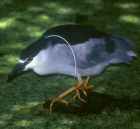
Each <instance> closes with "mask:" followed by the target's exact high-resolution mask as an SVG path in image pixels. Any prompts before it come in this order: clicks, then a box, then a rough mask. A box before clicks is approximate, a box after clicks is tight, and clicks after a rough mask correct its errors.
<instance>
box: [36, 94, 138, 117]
mask: <svg viewBox="0 0 140 129" xmlns="http://www.w3.org/2000/svg"><path fill="white" fill-rule="evenodd" d="M83 98H84V99H85V100H86V103H83V102H81V101H78V100H76V101H75V102H72V103H70V104H69V105H68V106H66V105H65V104H63V103H60V102H57V103H55V105H54V107H53V108H54V112H61V113H72V114H86V115H88V114H91V113H95V114H98V113H101V112H103V111H107V112H108V113H109V112H113V111H114V110H116V109H119V110H120V111H133V110H140V99H137V100H133V99H130V97H122V98H115V97H113V96H111V95H106V94H102V93H98V92H88V96H87V97H84V96H83ZM49 104H50V101H49V100H47V101H46V102H45V104H44V105H43V107H44V110H40V112H38V113H42V111H43V114H44V111H48V109H49V106H48V105H49Z"/></svg>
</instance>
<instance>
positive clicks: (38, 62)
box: [24, 49, 48, 75]
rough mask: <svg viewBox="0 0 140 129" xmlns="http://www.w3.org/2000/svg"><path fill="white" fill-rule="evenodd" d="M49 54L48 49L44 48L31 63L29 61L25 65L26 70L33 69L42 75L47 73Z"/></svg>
mask: <svg viewBox="0 0 140 129" xmlns="http://www.w3.org/2000/svg"><path fill="white" fill-rule="evenodd" d="M47 58H48V55H47V50H46V49H44V50H42V51H40V52H39V53H38V54H37V55H36V56H35V57H34V58H33V59H32V61H31V62H30V63H28V64H27V65H26V66H25V69H24V70H25V71H26V70H29V69H32V70H33V71H34V72H36V73H38V74H40V75H44V74H46V73H47V71H46V70H48V69H46V70H45V68H47V60H48V59H47Z"/></svg>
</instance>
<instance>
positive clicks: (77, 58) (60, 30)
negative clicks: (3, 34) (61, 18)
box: [8, 24, 136, 111]
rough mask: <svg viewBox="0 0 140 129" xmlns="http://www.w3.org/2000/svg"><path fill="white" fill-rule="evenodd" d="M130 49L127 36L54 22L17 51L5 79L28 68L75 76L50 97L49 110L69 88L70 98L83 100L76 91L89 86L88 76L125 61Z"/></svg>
mask: <svg viewBox="0 0 140 129" xmlns="http://www.w3.org/2000/svg"><path fill="white" fill-rule="evenodd" d="M133 49H134V44H133V43H132V41H130V40H129V39H127V38H125V37H122V36H118V35H115V34H112V33H107V32H101V31H99V30H97V29H96V28H95V27H93V26H92V25H79V24H64V25H58V26H55V27H52V28H50V29H48V30H47V31H46V32H45V33H43V35H42V36H41V37H40V38H39V39H37V40H36V41H35V42H33V43H31V44H30V45H29V46H28V47H27V48H25V49H24V50H23V51H22V52H21V55H20V57H19V60H18V62H17V64H16V65H15V67H14V68H13V70H11V72H10V73H9V74H8V82H10V81H12V80H14V79H15V78H16V77H18V76H19V75H21V74H23V73H25V72H26V71H29V70H31V71H33V72H34V73H36V74H38V75H41V76H44V75H52V74H60V75H61V74H64V75H67V76H72V77H74V78H76V79H77V83H76V84H75V85H74V86H73V87H71V88H69V89H68V90H66V91H65V92H63V93H62V94H60V95H59V96H56V97H55V98H54V99H53V100H52V102H51V104H50V111H52V110H53V109H52V108H53V105H54V103H55V102H56V101H61V102H64V103H66V104H67V101H66V100H65V99H64V97H66V96H67V95H69V94H71V93H72V92H73V91H75V95H74V96H73V97H74V98H78V99H79V100H81V101H82V102H85V100H84V99H83V98H82V97H81V96H80V94H81V92H82V93H83V94H84V95H85V96H86V95H87V93H86V92H87V89H92V86H91V85H90V84H88V83H89V82H88V81H89V77H90V76H97V75H100V74H101V73H102V72H103V71H104V70H105V69H106V68H107V67H108V66H110V65H112V64H120V63H124V64H128V63H129V62H130V61H132V60H133V59H134V57H136V53H135V52H134V50H133ZM84 77H87V78H86V79H83V78H84Z"/></svg>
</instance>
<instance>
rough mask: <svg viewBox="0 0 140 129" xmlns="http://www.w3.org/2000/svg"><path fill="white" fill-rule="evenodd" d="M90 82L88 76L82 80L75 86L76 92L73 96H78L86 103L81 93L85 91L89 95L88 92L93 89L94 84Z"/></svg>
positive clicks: (74, 97)
mask: <svg viewBox="0 0 140 129" xmlns="http://www.w3.org/2000/svg"><path fill="white" fill-rule="evenodd" d="M88 82H89V77H87V79H86V80H81V81H80V82H79V83H78V84H77V85H76V86H75V91H76V94H75V95H74V96H73V99H74V100H75V99H76V98H78V99H79V100H80V101H82V102H84V103H86V101H85V100H84V99H83V98H82V97H81V93H83V94H84V95H85V96H87V92H88V91H89V90H92V88H93V87H92V86H91V85H89V84H88Z"/></svg>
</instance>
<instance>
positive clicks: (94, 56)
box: [73, 38, 115, 69]
mask: <svg viewBox="0 0 140 129" xmlns="http://www.w3.org/2000/svg"><path fill="white" fill-rule="evenodd" d="M73 48H74V51H75V53H76V59H77V64H78V68H81V69H86V68H89V67H93V66H96V65H98V64H100V63H102V62H107V61H108V59H109V55H110V54H111V53H113V52H114V50H115V46H114V43H113V42H109V41H108V42H106V40H105V39H104V38H93V39H89V40H88V41H87V43H84V44H79V45H75V46H73Z"/></svg>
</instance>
